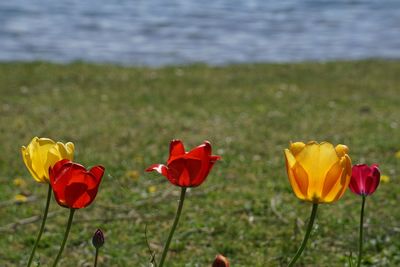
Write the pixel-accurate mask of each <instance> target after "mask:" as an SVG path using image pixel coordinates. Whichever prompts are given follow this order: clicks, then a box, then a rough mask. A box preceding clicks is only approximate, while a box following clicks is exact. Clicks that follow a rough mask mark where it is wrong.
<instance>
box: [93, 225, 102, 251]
mask: <svg viewBox="0 0 400 267" xmlns="http://www.w3.org/2000/svg"><path fill="white" fill-rule="evenodd" d="M92 244H93V246H94V247H95V248H97V249H98V248H100V247H102V246H103V245H104V235H103V232H102V231H101V230H100V229H97V230H96V232H95V233H94V235H93V238H92Z"/></svg>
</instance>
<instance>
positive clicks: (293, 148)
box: [290, 142, 306, 155]
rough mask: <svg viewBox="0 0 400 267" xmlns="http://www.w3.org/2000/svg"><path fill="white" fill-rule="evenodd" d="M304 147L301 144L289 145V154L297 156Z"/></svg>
mask: <svg viewBox="0 0 400 267" xmlns="http://www.w3.org/2000/svg"><path fill="white" fill-rule="evenodd" d="M305 146H306V144H304V143H303V142H294V143H291V144H290V152H292V154H293V155H297V154H299V152H300V151H301V150H303V148H304V147H305Z"/></svg>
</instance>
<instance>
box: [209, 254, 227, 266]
mask: <svg viewBox="0 0 400 267" xmlns="http://www.w3.org/2000/svg"><path fill="white" fill-rule="evenodd" d="M212 267H229V261H228V258H226V257H224V256H222V255H221V254H218V255H217V256H216V257H215V260H214V262H213V265H212Z"/></svg>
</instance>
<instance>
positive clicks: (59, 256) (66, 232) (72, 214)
mask: <svg viewBox="0 0 400 267" xmlns="http://www.w3.org/2000/svg"><path fill="white" fill-rule="evenodd" d="M74 213H75V209H70V210H69V218H68V224H67V229H66V230H65V234H64V239H63V241H62V244H61V247H60V251H58V255H57V258H56V260H55V261H54V263H53V267H56V266H57V264H58V261H59V260H60V258H61V254H62V252H63V250H64V247H65V243H67V239H68V235H69V231H70V230H71V225H72V219H73V218H74Z"/></svg>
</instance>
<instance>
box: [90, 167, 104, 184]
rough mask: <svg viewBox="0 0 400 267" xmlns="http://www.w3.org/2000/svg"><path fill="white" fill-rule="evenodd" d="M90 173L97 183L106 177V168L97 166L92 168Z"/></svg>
mask: <svg viewBox="0 0 400 267" xmlns="http://www.w3.org/2000/svg"><path fill="white" fill-rule="evenodd" d="M89 172H90V173H91V174H92V175H93V177H94V178H95V179H96V181H99V180H100V179H101V177H103V175H104V167H103V166H101V165H97V166H94V167H93V168H91V169H90V171H89Z"/></svg>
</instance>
